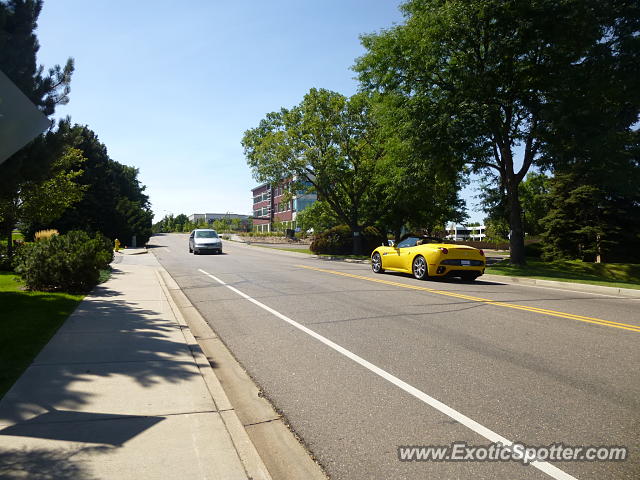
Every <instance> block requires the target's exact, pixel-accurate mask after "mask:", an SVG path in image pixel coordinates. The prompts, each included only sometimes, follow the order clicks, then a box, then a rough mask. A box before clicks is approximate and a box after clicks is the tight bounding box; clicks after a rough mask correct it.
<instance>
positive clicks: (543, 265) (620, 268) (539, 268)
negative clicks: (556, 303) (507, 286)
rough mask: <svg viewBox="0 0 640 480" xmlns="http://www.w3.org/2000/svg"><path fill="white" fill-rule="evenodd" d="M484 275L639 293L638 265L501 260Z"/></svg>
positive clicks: (572, 261)
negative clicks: (620, 289)
mask: <svg viewBox="0 0 640 480" xmlns="http://www.w3.org/2000/svg"><path fill="white" fill-rule="evenodd" d="M487 273H488V274H492V275H507V276H511V277H529V278H537V279H543V280H556V281H559V282H576V283H588V284H592V285H604V286H608V287H619V288H635V289H639V290H640V265H639V264H623V263H588V262H581V261H579V260H564V261H556V262H542V261H540V260H534V259H527V265H526V266H525V267H517V266H515V265H511V263H509V261H508V260H505V261H503V262H500V263H497V264H495V265H492V266H489V267H487Z"/></svg>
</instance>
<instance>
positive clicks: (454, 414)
mask: <svg viewBox="0 0 640 480" xmlns="http://www.w3.org/2000/svg"><path fill="white" fill-rule="evenodd" d="M198 271H199V272H200V273H203V274H204V275H206V276H208V277H209V278H211V279H213V280H215V281H216V282H218V283H219V284H220V285H224V286H225V287H227V288H228V289H229V290H231V291H232V292H235V293H237V294H238V295H240V296H241V297H242V298H244V299H246V300H248V301H250V302H251V303H253V304H254V305H257V306H258V307H260V308H262V309H263V310H266V311H267V312H269V313H271V314H272V315H274V316H275V317H278V318H279V319H281V320H284V321H285V322H287V323H288V324H290V325H292V326H294V327H296V328H297V329H298V330H301V331H303V332H304V333H306V334H307V335H310V336H311V337H313V338H315V339H316V340H319V341H320V342H322V343H324V344H325V345H327V346H328V347H330V348H332V349H334V350H335V351H336V352H339V353H341V354H342V355H344V356H345V357H347V358H349V359H351V360H353V361H354V362H356V363H358V364H359V365H361V366H363V367H364V368H366V369H367V370H370V371H371V372H373V373H375V374H376V375H378V376H380V377H382V378H384V379H385V380H387V381H388V382H391V383H392V384H394V385H395V386H397V387H399V388H401V389H402V390H404V391H405V392H407V393H409V394H410V395H413V396H414V397H416V398H417V399H419V400H422V401H423V402H424V403H426V404H427V405H430V406H431V407H433V408H435V409H436V410H438V411H440V412H442V413H444V414H445V415H447V416H448V417H450V418H452V419H453V420H455V421H457V422H458V423H461V424H462V425H464V426H466V427H467V428H469V429H471V430H473V431H474V432H476V433H477V434H479V435H481V436H483V437H484V438H486V439H487V440H489V441H490V442H494V443H497V442H500V443H501V444H502V445H504V446H511V445H513V442H512V441H511V440H509V439H507V438H505V437H503V436H501V435H499V434H497V433H496V432H494V431H493V430H490V429H488V428H487V427H485V426H484V425H481V424H479V423H478V422H476V421H475V420H472V419H471V418H469V417H467V416H466V415H464V414H462V413H460V412H458V411H457V410H454V409H453V408H451V407H449V406H448V405H445V404H444V403H442V402H441V401H439V400H436V399H435V398H433V397H432V396H430V395H427V394H426V393H424V392H423V391H421V390H418V389H417V388H415V387H414V386H412V385H409V384H408V383H406V382H404V381H402V380H400V379H399V378H398V377H396V376H394V375H392V374H390V373H389V372H387V371H386V370H383V369H382V368H380V367H377V366H375V365H374V364H372V363H371V362H368V361H367V360H365V359H364V358H362V357H360V356H358V355H356V354H355V353H353V352H351V351H349V350H347V349H346V348H344V347H341V346H340V345H338V344H337V343H334V342H332V341H331V340H329V339H328V338H326V337H323V336H322V335H320V334H319V333H316V332H314V331H313V330H310V329H309V328H307V327H305V326H304V325H302V324H300V323H298V322H296V321H295V320H291V319H290V318H289V317H287V316H286V315H283V314H282V313H280V312H278V311H276V310H274V309H273V308H271V307H269V306H267V305H265V304H264V303H262V302H259V301H258V300H256V299H254V298H252V297H250V296H249V295H247V294H246V293H244V292H241V291H240V290H238V289H237V288H235V287H233V286H231V285H228V284H227V283H225V282H223V281H222V280H220V279H219V278H218V277H216V276H214V275H211V274H210V273H208V272H205V271H204V270H202V269H200V268H199V269H198ZM530 465H532V466H534V467H535V468H537V469H538V470H540V471H542V472H544V473H546V474H547V475H549V476H550V477H552V478H555V479H557V480H577V479H576V478H575V477H573V476H571V475H569V474H568V473H566V472H565V471H563V470H560V469H559V468H557V467H555V466H553V465H551V464H550V463H549V462H544V461H540V460H533V461H532V462H531V463H530Z"/></svg>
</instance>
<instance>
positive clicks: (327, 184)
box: [242, 89, 383, 251]
mask: <svg viewBox="0 0 640 480" xmlns="http://www.w3.org/2000/svg"><path fill="white" fill-rule="evenodd" d="M242 145H243V147H244V151H245V155H246V158H247V162H248V164H249V166H250V167H251V169H252V171H253V175H254V177H255V179H256V180H257V181H259V182H269V183H271V184H272V185H277V184H278V183H280V182H281V180H282V179H283V178H297V179H299V180H300V181H306V180H308V181H309V182H311V184H312V185H313V187H314V189H315V191H316V192H317V193H318V195H319V198H321V199H322V200H323V201H325V202H326V203H327V204H328V205H329V206H330V207H331V209H332V210H333V212H334V213H335V214H336V216H337V217H338V218H339V219H340V220H341V221H342V222H344V223H345V224H347V225H348V226H349V228H351V231H352V232H353V233H354V251H360V250H361V249H362V243H361V242H360V241H359V240H360V235H359V233H360V230H361V229H362V216H363V212H364V211H365V210H366V206H365V202H366V195H367V193H368V190H369V188H370V186H371V184H372V182H373V175H374V171H375V167H376V164H377V162H379V161H380V159H381V158H382V155H383V149H382V143H381V139H380V138H379V129H378V125H377V124H376V122H375V121H374V118H373V116H372V115H371V114H370V102H369V98H368V97H367V96H366V95H364V94H358V95H354V96H353V97H351V98H347V97H345V96H343V95H340V94H339V93H336V92H331V91H329V90H324V89H320V90H316V89H311V90H310V91H309V93H307V94H306V95H305V97H304V99H303V101H302V102H301V103H300V104H299V105H297V106H295V107H293V108H291V109H285V108H283V109H282V110H280V111H279V112H272V113H269V114H268V115H267V116H266V118H264V119H263V120H262V121H260V124H259V125H258V127H256V128H253V129H251V130H248V131H247V132H245V134H244V137H243V139H242ZM292 188H293V189H294V190H299V189H301V188H303V186H302V185H299V184H296V183H294V185H292Z"/></svg>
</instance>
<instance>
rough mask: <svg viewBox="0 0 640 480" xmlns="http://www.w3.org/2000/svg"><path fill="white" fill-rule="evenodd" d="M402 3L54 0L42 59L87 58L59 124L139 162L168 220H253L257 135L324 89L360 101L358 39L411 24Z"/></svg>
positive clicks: (45, 23) (45, 22) (48, 5)
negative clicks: (210, 215)
mask: <svg viewBox="0 0 640 480" xmlns="http://www.w3.org/2000/svg"><path fill="white" fill-rule="evenodd" d="M400 3H401V2H400V1H397V0H315V1H311V0H307V1H300V0H297V1H293V0H286V1H283V0H272V1H270V2H264V1H258V0H245V1H236V2H229V1H225V2H222V1H218V0H215V1H214V0H211V1H206V0H199V1H189V2H177V1H168V0H165V1H162V0H157V1H153V2H151V1H135V2H132V1H124V0H110V1H90V2H88V1H86V0H45V2H44V8H43V11H42V14H41V15H40V19H39V22H38V30H37V35H38V39H39V41H40V45H41V48H40V52H39V55H38V61H39V62H40V63H42V64H43V65H45V67H49V66H52V65H53V64H56V63H59V64H62V63H64V62H65V61H66V58H67V57H74V58H75V61H76V72H75V74H74V77H73V80H72V83H71V95H70V98H71V101H70V103H69V104H68V105H66V106H64V107H59V108H58V110H57V112H56V113H57V116H66V115H70V116H71V118H72V120H73V121H74V122H76V123H80V124H86V125H88V126H89V127H90V128H91V129H92V130H94V131H95V132H96V133H97V135H98V137H99V138H100V140H101V141H102V142H103V143H104V144H105V145H106V146H107V149H108V151H109V155H110V156H111V158H113V159H114V160H117V161H118V162H121V163H124V164H127V165H133V166H136V167H137V168H139V170H140V179H141V181H142V183H144V184H145V185H146V186H147V193H148V194H149V196H150V199H151V202H152V206H153V210H154V213H155V215H156V220H157V219H159V218H161V217H162V216H164V215H165V214H166V213H173V214H178V213H186V214H187V215H188V214H191V213H196V212H202V213H204V212H233V213H250V211H251V206H252V203H251V192H250V189H251V188H252V187H253V186H255V185H256V182H255V181H254V180H253V179H252V177H251V172H250V171H249V168H248V167H247V164H246V161H245V158H244V155H243V152H242V146H241V145H240V140H241V138H242V135H243V133H244V131H245V130H247V129H249V128H252V127H254V126H256V125H257V124H258V122H259V121H260V119H262V118H263V117H264V115H265V114H266V113H267V112H271V111H274V110H278V109H279V108H281V107H290V106H292V105H295V104H297V103H299V102H300V101H301V99H302V97H303V95H304V94H305V93H306V92H307V91H308V90H309V89H310V88H312V87H318V88H320V87H322V88H328V89H331V90H335V91H338V92H340V93H342V94H345V95H351V94H353V93H355V91H356V89H357V82H356V80H355V79H354V73H353V72H352V71H351V70H350V67H351V66H352V65H353V63H354V59H355V58H356V57H358V56H359V55H361V54H362V53H363V52H364V50H363V49H362V47H361V45H360V42H359V39H358V36H359V35H360V34H362V33H369V32H374V31H378V30H380V29H382V28H386V27H390V26H392V25H393V24H394V23H400V22H401V21H402V16H401V14H400V12H399V10H398V5H399V4H400ZM470 195H471V193H470V192H469V191H465V193H464V197H465V198H470ZM468 203H469V202H468ZM472 203H475V201H474V200H471V202H470V204H469V207H470V213H471V219H472V220H479V219H481V218H482V216H481V215H478V214H473V213H472V212H471V210H472V205H471V204H472Z"/></svg>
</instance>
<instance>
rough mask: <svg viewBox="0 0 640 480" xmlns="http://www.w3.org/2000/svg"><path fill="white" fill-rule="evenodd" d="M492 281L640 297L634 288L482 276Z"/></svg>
mask: <svg viewBox="0 0 640 480" xmlns="http://www.w3.org/2000/svg"><path fill="white" fill-rule="evenodd" d="M480 278H481V279H482V280H488V281H490V282H501V283H508V284H513V285H536V286H538V287H549V288H556V289H559V290H572V291H574V292H586V293H598V294H602V295H613V296H617V297H631V298H640V290H634V289H633V288H619V287H606V286H603V285H591V284H588V283H573V282H558V281H556V280H541V279H538V278H528V277H509V276H506V275H491V274H485V275H483V276H482V277H480Z"/></svg>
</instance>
